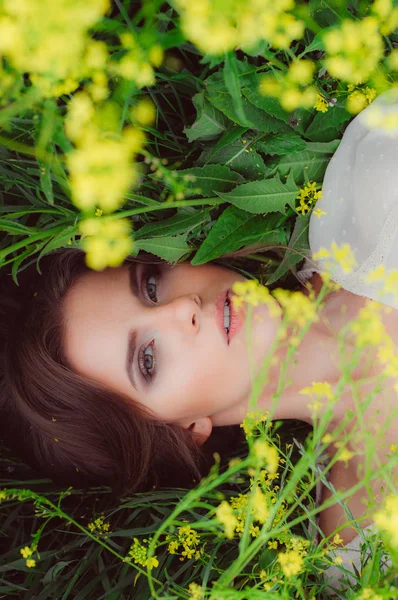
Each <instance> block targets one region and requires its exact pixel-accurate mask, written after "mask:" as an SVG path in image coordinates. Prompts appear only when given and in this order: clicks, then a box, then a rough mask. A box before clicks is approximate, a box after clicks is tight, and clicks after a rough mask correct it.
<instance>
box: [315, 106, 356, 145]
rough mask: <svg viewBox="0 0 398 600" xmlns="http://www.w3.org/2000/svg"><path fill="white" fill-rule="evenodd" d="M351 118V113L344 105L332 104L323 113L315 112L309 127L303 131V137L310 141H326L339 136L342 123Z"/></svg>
mask: <svg viewBox="0 0 398 600" xmlns="http://www.w3.org/2000/svg"><path fill="white" fill-rule="evenodd" d="M350 119H352V115H351V114H350V113H349V112H348V111H347V110H346V109H345V107H344V106H333V107H331V108H329V110H328V111H327V112H325V113H323V112H319V111H318V112H317V114H316V115H315V117H314V118H313V120H312V122H311V124H310V125H309V127H307V129H306V131H305V137H306V138H308V139H309V140H311V141H312V142H328V141H330V140H334V139H336V138H338V137H341V134H342V131H343V129H345V127H343V126H344V124H345V123H347V121H349V120H350Z"/></svg>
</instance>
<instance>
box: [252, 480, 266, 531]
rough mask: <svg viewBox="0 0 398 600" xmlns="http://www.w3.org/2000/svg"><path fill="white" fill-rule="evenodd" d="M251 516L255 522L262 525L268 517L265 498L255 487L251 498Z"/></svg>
mask: <svg viewBox="0 0 398 600" xmlns="http://www.w3.org/2000/svg"><path fill="white" fill-rule="evenodd" d="M253 514H254V518H255V520H256V521H259V522H260V523H261V524H262V525H264V523H265V522H266V520H267V519H268V515H269V508H268V502H267V498H266V497H265V495H264V494H263V492H262V491H261V489H260V488H259V487H256V490H255V492H254V498H253Z"/></svg>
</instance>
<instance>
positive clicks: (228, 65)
mask: <svg viewBox="0 0 398 600" xmlns="http://www.w3.org/2000/svg"><path fill="white" fill-rule="evenodd" d="M236 63H237V58H236V55H235V54H234V53H233V52H228V53H227V54H226V55H225V61H224V69H223V75H224V82H225V87H226V88H227V90H228V91H229V93H230V95H231V99H232V102H233V104H234V108H235V111H236V114H237V115H238V117H239V119H240V124H241V125H242V126H247V127H250V126H251V123H250V122H247V119H246V115H245V111H244V108H243V103H242V96H241V92H240V82H239V72H238V68H237V65H236Z"/></svg>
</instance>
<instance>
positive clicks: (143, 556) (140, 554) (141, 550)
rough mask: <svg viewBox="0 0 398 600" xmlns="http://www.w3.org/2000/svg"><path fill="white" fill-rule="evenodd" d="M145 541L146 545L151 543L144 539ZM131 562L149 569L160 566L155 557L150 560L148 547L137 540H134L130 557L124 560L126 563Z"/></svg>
mask: <svg viewBox="0 0 398 600" xmlns="http://www.w3.org/2000/svg"><path fill="white" fill-rule="evenodd" d="M143 541H144V542H146V543H149V542H150V540H147V539H144V540H143ZM131 560H133V562H135V563H136V564H138V565H142V566H143V567H148V568H149V569H153V567H158V566H159V561H158V559H157V558H156V557H155V556H152V557H151V558H148V547H147V546H145V545H144V544H142V543H141V542H140V541H139V540H138V539H137V538H134V540H133V543H132V545H131V546H130V550H129V552H128V556H127V557H125V558H124V561H125V562H130V561H131Z"/></svg>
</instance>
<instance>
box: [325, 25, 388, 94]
mask: <svg viewBox="0 0 398 600" xmlns="http://www.w3.org/2000/svg"><path fill="white" fill-rule="evenodd" d="M323 42H324V45H325V49H326V53H327V57H326V60H325V65H326V68H327V70H328V71H329V73H330V74H331V75H332V76H333V77H337V78H339V79H342V80H345V81H348V82H351V83H354V84H356V83H358V82H359V81H364V80H367V79H368V78H369V76H370V75H371V74H372V72H373V71H374V70H375V69H376V67H377V65H378V63H379V61H380V60H381V58H382V57H383V51H384V47H383V40H382V38H381V36H380V34H379V32H378V21H377V19H376V18H375V17H373V16H369V17H365V18H364V19H362V20H360V21H352V20H350V19H345V20H343V22H342V24H341V25H340V26H339V29H335V30H333V31H327V32H326V33H325V34H324V36H323Z"/></svg>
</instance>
